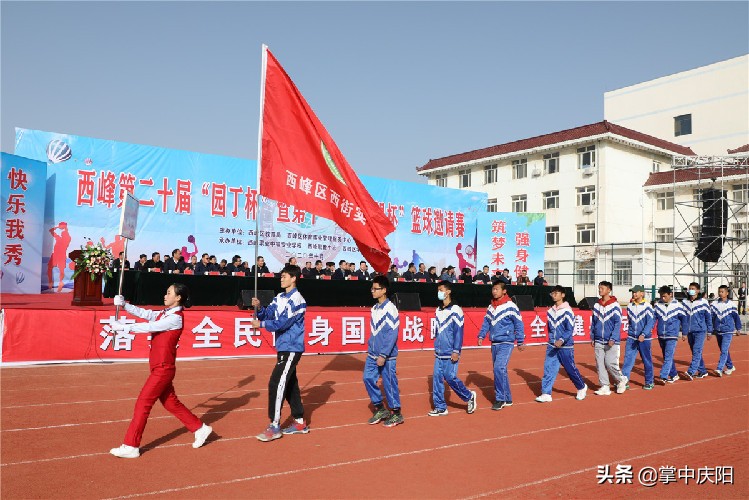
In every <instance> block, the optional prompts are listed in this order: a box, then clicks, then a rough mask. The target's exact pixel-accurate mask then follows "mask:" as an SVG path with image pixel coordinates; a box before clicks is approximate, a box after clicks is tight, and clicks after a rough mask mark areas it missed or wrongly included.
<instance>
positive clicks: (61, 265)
mask: <svg viewBox="0 0 749 500" xmlns="http://www.w3.org/2000/svg"><path fill="white" fill-rule="evenodd" d="M58 229H59V230H60V233H59V234H58V233H57V230H58ZM49 234H51V235H52V237H53V238H54V239H55V243H54V246H53V247H52V255H50V257H49V262H48V263H47V283H48V284H49V289H50V290H53V291H54V288H55V282H54V279H53V276H52V274H53V273H52V271H54V270H55V268H56V269H57V271H58V273H59V274H60V276H59V279H60V283H59V285H58V286H57V293H60V292H62V287H63V285H64V281H65V265H66V264H67V260H68V247H69V246H70V241H71V239H72V238H71V237H70V232H68V223H67V222H60V223H59V224H57V225H56V226H54V227H52V228H50V230H49Z"/></svg>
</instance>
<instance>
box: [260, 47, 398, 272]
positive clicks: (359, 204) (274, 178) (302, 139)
mask: <svg viewBox="0 0 749 500" xmlns="http://www.w3.org/2000/svg"><path fill="white" fill-rule="evenodd" d="M266 52H267V64H266V75H265V90H264V92H265V98H264V106H263V135H262V157H261V159H260V166H261V177H260V194H261V195H263V196H266V197H268V198H271V199H273V200H277V201H281V202H283V203H286V204H288V205H293V206H294V207H295V208H296V209H299V210H304V211H306V212H310V213H312V214H315V215H318V216H320V217H325V218H326V219H330V220H332V221H334V222H335V223H336V224H338V225H339V226H340V227H341V228H342V229H343V230H344V231H346V232H347V233H348V234H350V235H351V237H352V238H353V239H354V241H355V242H356V245H357V246H358V247H359V251H360V252H361V253H362V255H363V256H364V258H365V259H367V261H368V262H369V263H370V264H372V267H374V269H375V270H376V271H378V272H381V273H385V272H387V269H388V266H389V264H390V256H389V255H388V254H389V252H390V247H389V246H388V244H387V243H386V242H385V237H386V236H387V235H388V234H390V233H392V232H393V231H395V227H394V226H393V224H392V222H391V221H390V220H389V219H388V218H387V217H386V216H385V214H384V213H383V211H382V209H381V208H380V206H379V205H378V204H377V202H375V201H374V200H373V199H372V196H370V194H369V192H368V191H367V190H366V188H365V187H364V185H363V184H362V183H361V181H360V180H359V178H358V177H357V176H356V173H354V169H352V168H351V165H349V164H348V162H347V161H346V158H344V157H343V154H342V153H341V151H340V150H339V149H338V146H336V143H335V142H333V138H332V137H330V134H328V131H327V130H325V127H323V125H322V123H321V122H320V120H318V118H317V116H315V113H314V112H313V111H312V108H310V106H309V104H307V101H305V100H304V97H303V96H302V94H301V93H300V92H299V89H297V88H296V85H294V82H292V81H291V78H289V75H287V74H286V71H284V69H283V68H282V67H281V65H280V64H279V63H278V60H276V58H275V57H273V54H271V53H270V51H269V50H267V49H266Z"/></svg>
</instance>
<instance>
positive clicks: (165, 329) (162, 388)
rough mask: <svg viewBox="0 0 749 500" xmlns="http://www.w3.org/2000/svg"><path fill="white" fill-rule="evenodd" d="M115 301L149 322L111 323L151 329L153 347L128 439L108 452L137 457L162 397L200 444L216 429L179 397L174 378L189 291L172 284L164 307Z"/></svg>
mask: <svg viewBox="0 0 749 500" xmlns="http://www.w3.org/2000/svg"><path fill="white" fill-rule="evenodd" d="M114 305H116V306H124V307H125V311H127V312H128V313H129V314H132V315H133V316H137V317H138V318H142V319H145V320H146V321H147V323H135V324H124V323H121V322H119V321H113V322H112V323H111V324H110V327H111V328H112V330H113V331H115V332H121V333H125V334H129V333H150V334H151V351H150V353H149V356H148V365H149V367H150V374H149V376H148V378H147V379H146V383H145V385H144V386H143V389H141V391H140V394H139V395H138V399H137V400H136V401H135V411H134V412H133V419H132V421H131V422H130V426H129V427H128V428H127V432H126V433H125V440H124V441H123V444H122V445H121V446H120V447H119V448H112V449H111V450H109V453H111V454H112V455H114V456H115V457H119V458H138V457H139V456H140V449H139V447H140V442H141V439H142V437H143V430H144V429H145V428H146V423H147V422H148V416H149V415H150V414H151V409H152V408H153V405H154V404H155V403H156V401H157V400H158V401H161V404H162V405H164V408H166V410H167V411H169V412H170V413H171V414H172V415H174V416H175V417H177V418H178V419H179V420H180V421H181V422H182V424H183V425H184V426H185V427H187V430H189V431H190V432H192V433H193V434H195V440H194V441H193V443H192V447H193V448H200V447H201V446H203V443H205V440H206V439H208V436H210V435H211V432H213V429H212V428H211V427H210V426H209V425H206V424H204V423H203V422H201V420H200V419H199V418H198V417H196V416H195V415H194V414H193V413H192V412H191V411H190V410H188V409H187V408H186V407H185V405H183V404H182V402H180V400H179V399H178V398H177V394H176V393H175V391H174V385H173V384H172V381H173V380H174V376H175V374H176V373H177V366H176V359H177V342H178V341H179V337H180V335H182V329H183V328H184V316H183V314H182V309H183V308H184V307H190V291H189V290H188V288H187V286H186V285H184V284H182V283H174V284H173V285H171V286H170V287H169V288H168V289H167V291H166V295H164V306H165V309H163V310H160V311H150V310H148V309H141V308H140V307H135V306H133V305H131V304H127V303H125V298H124V297H123V296H122V295H117V296H116V297H115V298H114Z"/></svg>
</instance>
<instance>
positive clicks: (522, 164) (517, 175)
mask: <svg viewBox="0 0 749 500" xmlns="http://www.w3.org/2000/svg"><path fill="white" fill-rule="evenodd" d="M526 177H528V160H527V159H525V158H523V159H522V160H512V178H513V179H525V178H526Z"/></svg>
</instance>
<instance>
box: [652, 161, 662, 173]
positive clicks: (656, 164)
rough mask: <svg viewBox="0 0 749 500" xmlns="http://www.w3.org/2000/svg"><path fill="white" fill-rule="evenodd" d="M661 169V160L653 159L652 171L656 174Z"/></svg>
mask: <svg viewBox="0 0 749 500" xmlns="http://www.w3.org/2000/svg"><path fill="white" fill-rule="evenodd" d="M660 171H661V162H659V161H655V160H653V173H654V174H657V173H658V172H660Z"/></svg>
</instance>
